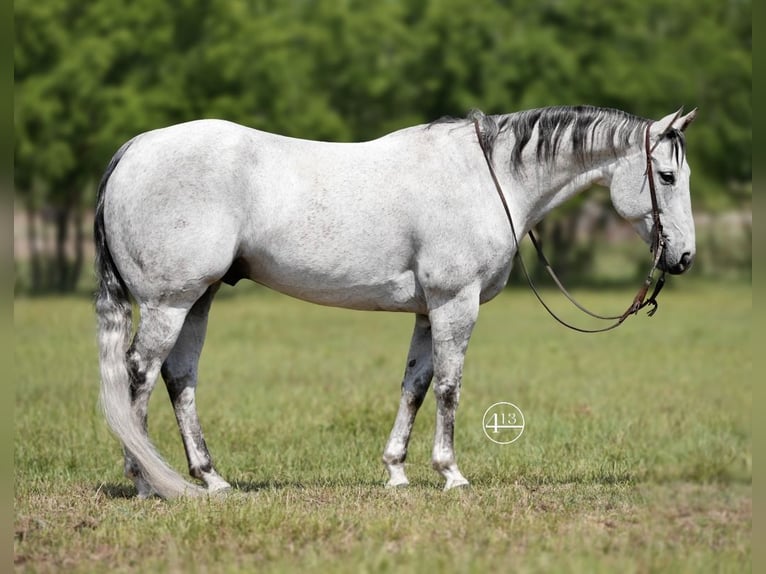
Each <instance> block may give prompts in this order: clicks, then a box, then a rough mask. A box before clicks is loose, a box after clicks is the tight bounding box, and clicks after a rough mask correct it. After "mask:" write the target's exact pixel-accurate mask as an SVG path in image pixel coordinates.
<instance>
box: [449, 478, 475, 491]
mask: <svg viewBox="0 0 766 574" xmlns="http://www.w3.org/2000/svg"><path fill="white" fill-rule="evenodd" d="M469 486H471V484H470V483H469V482H468V481H467V480H466V479H465V478H462V477H460V478H456V479H452V480H448V481H447V484H445V485H444V491H445V492H446V491H448V490H452V489H453V488H468V487H469Z"/></svg>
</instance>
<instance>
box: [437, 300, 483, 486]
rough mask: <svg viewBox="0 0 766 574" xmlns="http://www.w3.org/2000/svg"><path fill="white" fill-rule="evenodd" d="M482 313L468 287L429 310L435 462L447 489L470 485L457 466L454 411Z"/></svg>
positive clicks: (477, 301)
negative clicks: (464, 369)
mask: <svg viewBox="0 0 766 574" xmlns="http://www.w3.org/2000/svg"><path fill="white" fill-rule="evenodd" d="M478 314H479V293H478V290H475V289H466V290H464V291H463V292H461V293H460V294H458V296H456V297H454V298H452V299H450V300H448V301H446V302H444V303H442V304H440V305H437V306H435V307H434V308H433V310H432V311H431V312H430V313H429V318H430V320H431V329H432V338H433V361H434V396H435V397H436V431H435V434H434V448H433V454H432V463H433V467H434V469H435V470H436V471H438V472H439V473H441V475H442V476H443V477H444V478H445V480H446V483H445V485H444V490H449V489H451V488H454V487H457V486H465V485H467V484H468V481H467V480H466V478H465V477H464V476H463V475H462V473H461V472H460V470H459V469H458V466H457V459H456V457H455V448H454V433H455V413H456V411H457V406H458V403H459V401H460V385H461V379H462V376H463V361H464V359H465V352H466V349H467V348H468V341H469V340H470V338H471V333H472V332H473V327H474V325H475V323H476V319H477V317H478Z"/></svg>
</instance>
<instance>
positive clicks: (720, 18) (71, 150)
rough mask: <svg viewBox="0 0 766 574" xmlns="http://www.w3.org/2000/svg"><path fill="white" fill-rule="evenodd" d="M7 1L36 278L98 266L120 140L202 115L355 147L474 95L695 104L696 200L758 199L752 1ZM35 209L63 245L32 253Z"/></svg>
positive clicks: (75, 274)
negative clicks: (100, 221) (101, 193)
mask: <svg viewBox="0 0 766 574" xmlns="http://www.w3.org/2000/svg"><path fill="white" fill-rule="evenodd" d="M14 9H15V34H16V44H15V54H14V60H15V110H14V111H15V113H14V117H15V186H16V194H17V195H16V197H17V203H18V205H20V206H22V207H23V209H25V210H26V211H27V213H28V214H29V221H30V222H31V226H30V228H29V239H30V242H31V243H30V244H31V245H32V246H33V248H32V252H31V253H30V262H29V266H28V267H27V268H25V270H24V273H25V274H26V275H27V278H26V280H27V283H28V285H29V288H30V289H31V290H32V291H47V290H57V291H69V290H72V289H74V287H75V286H76V284H77V281H78V279H79V277H80V275H81V273H82V271H83V269H85V268H87V267H88V266H89V262H87V261H85V256H84V251H83V244H84V243H85V242H86V241H87V226H88V225H87V222H86V221H85V220H84V213H87V212H88V210H89V209H91V208H92V206H93V203H94V196H95V188H96V185H97V182H98V179H99V177H100V175H101V173H102V171H103V169H104V167H105V165H106V163H107V162H108V160H109V158H110V157H111V155H112V154H113V153H114V151H115V150H116V149H117V148H118V147H119V145H120V144H121V143H122V142H124V141H125V140H127V139H129V138H131V137H133V136H134V135H136V134H138V133H140V132H142V131H146V130H149V129H154V128H157V127H161V126H166V125H170V124H173V123H178V122H182V121H186V120H191V119H198V118H204V117H217V118H224V119H228V120H232V121H235V122H239V123H243V124H246V125H249V126H252V127H256V128H259V129H263V130H267V131H273V132H277V133H281V134H285V135H293V136H298V137H302V138H309V139H324V140H333V141H355V140H364V139H370V138H374V137H378V136H380V135H383V134H385V133H387V132H390V131H392V130H394V129H397V128H399V127H403V126H407V125H412V124H417V123H424V122H428V121H431V120H434V119H436V118H439V117H441V116H444V115H455V116H462V115H465V114H466V112H467V111H468V110H470V109H472V108H480V109H482V110H483V111H485V112H487V113H505V112H511V111H516V110H522V109H528V108H534V107H541V106H546V105H557V104H580V103H588V104H594V105H600V106H608V107H614V108H619V109H623V110H626V111H629V112H632V113H635V114H637V115H641V116H645V117H652V118H657V117H661V116H663V115H665V114H667V113H670V112H671V111H675V110H676V109H677V108H679V107H680V106H682V105H685V106H687V108H690V107H694V106H698V107H699V108H700V115H699V119H698V121H697V122H696V123H695V125H694V126H693V130H694V131H693V136H692V135H691V134H690V136H689V139H690V143H689V146H688V149H689V154H690V156H691V157H690V158H689V161H690V163H691V164H692V165H693V168H694V180H693V193H694V194H695V201H696V202H697V205H704V206H705V207H707V208H709V209H715V208H718V207H722V206H727V205H731V204H732V203H733V202H736V201H742V200H743V198H744V200H747V197H748V194H749V193H750V192H749V189H750V181H751V171H752V165H751V139H752V136H751V119H752V116H751V77H752V57H751V29H752V28H751V3H750V1H749V0H674V2H672V3H670V2H666V1H665V0H613V1H610V2H603V3H602V2H592V1H591V0H567V1H561V0H504V1H503V0H422V1H408V0H379V1H376V2H362V1H358V0H337V1H332V0H326V1H322V0H317V1H311V0H282V1H277V0H167V1H165V2H156V1H155V0H97V1H95V2H79V1H75V0H16V2H15V5H14ZM570 209H576V204H575V205H574V206H573V207H571V208H570ZM40 213H44V214H46V219H45V222H46V224H47V225H50V226H52V229H53V234H54V237H55V242H54V243H55V245H56V248H55V249H54V250H53V252H52V253H40V252H39V250H36V249H35V248H34V245H35V241H33V240H34V235H35V233H38V232H39V226H40V225H41V223H40V222H41V220H40V218H39V214H40ZM561 217H564V218H565V217H566V211H565V212H563V214H562V216H561ZM553 227H554V229H553V231H551V233H553V232H554V231H555V232H557V233H561V230H562V229H567V228H568V227H572V226H571V225H568V226H566V225H564V224H563V223H562V225H559V226H558V228H556V227H557V226H556V225H554V226H553ZM72 235H74V236H72ZM66 244H74V245H75V248H74V250H73V251H71V250H70V251H68V250H67V249H65V247H64V246H65V245H66ZM564 244H566V242H564Z"/></svg>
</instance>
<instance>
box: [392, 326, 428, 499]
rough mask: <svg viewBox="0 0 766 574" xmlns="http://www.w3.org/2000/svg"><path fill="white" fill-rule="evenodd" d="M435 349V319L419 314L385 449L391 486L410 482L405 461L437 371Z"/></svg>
mask: <svg viewBox="0 0 766 574" xmlns="http://www.w3.org/2000/svg"><path fill="white" fill-rule="evenodd" d="M432 349H433V345H432V343H431V322H430V321H429V319H428V317H427V316H426V315H417V316H416V317H415V329H414V331H413V333H412V340H411V341H410V351H409V353H408V354H407V366H406V368H405V371H404V380H403V381H402V398H401V400H400V402H399V411H398V412H397V413H396V420H395V421H394V427H393V428H392V429H391V435H390V436H389V437H388V443H386V448H385V450H384V451H383V463H384V464H385V465H386V468H387V469H388V474H389V479H388V482H387V483H386V486H387V487H394V486H406V485H408V484H409V481H408V480H407V476H406V475H405V473H404V460H405V459H406V458H407V445H408V444H409V442H410V435H411V434H412V425H413V424H414V423H415V416H416V415H417V414H418V409H419V408H420V405H422V404H423V399H424V398H425V396H426V392H427V391H428V386H429V385H430V384H431V378H432V377H433V374H434V366H433V353H432Z"/></svg>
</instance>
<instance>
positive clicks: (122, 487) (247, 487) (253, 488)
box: [93, 480, 385, 500]
mask: <svg viewBox="0 0 766 574" xmlns="http://www.w3.org/2000/svg"><path fill="white" fill-rule="evenodd" d="M384 485H385V483H384V482H383V481H377V480H308V481H298V480H284V481H280V480H268V481H257V482H252V481H232V483H231V490H229V491H226V492H229V493H237V492H240V493H257V492H263V491H279V490H288V489H289V490H306V489H311V488H341V487H346V488H349V487H351V488H356V487H362V488H370V489H372V488H383V487H384ZM93 490H94V491H95V492H96V494H97V495H99V494H100V495H102V496H104V497H106V498H109V499H114V500H119V499H132V498H137V497H138V491H137V490H136V487H135V486H133V485H132V484H117V483H101V484H98V485H96V486H94V487H93Z"/></svg>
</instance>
